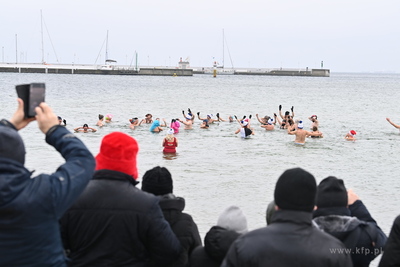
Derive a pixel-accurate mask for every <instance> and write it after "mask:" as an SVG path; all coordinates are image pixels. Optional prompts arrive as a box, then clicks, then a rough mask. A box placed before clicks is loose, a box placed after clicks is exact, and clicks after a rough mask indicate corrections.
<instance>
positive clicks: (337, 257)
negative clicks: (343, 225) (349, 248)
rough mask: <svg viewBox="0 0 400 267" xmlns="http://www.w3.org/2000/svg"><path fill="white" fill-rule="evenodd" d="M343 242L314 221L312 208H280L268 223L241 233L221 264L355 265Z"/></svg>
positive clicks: (250, 266)
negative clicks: (344, 250)
mask: <svg viewBox="0 0 400 267" xmlns="http://www.w3.org/2000/svg"><path fill="white" fill-rule="evenodd" d="M343 249H345V247H344V245H343V243H342V242H340V241H339V240H338V239H336V238H334V237H333V236H331V235H328V234H326V233H324V232H322V231H321V230H319V229H318V228H317V227H315V226H313V224H312V214H311V212H305V211H292V210H278V211H276V212H275V213H274V215H272V223H271V224H270V225H268V226H267V227H264V228H260V229H257V230H253V231H251V232H249V233H247V234H244V235H242V236H241V237H239V238H238V239H236V241H235V242H234V243H233V244H232V245H231V247H230V249H229V251H228V253H227V255H226V257H225V259H224V261H223V262H222V265H221V267H233V266H240V267H253V266H275V267H280V266H283V267H286V266H288V267H289V266H290V267H291V266H297V267H309V266H324V267H330V266H337V267H347V266H352V262H351V258H350V256H349V255H346V254H342V253H332V251H333V250H335V251H337V250H343Z"/></svg>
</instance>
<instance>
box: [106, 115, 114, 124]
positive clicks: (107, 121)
mask: <svg viewBox="0 0 400 267" xmlns="http://www.w3.org/2000/svg"><path fill="white" fill-rule="evenodd" d="M112 118H113V115H112V114H107V115H106V117H105V122H106V123H110V122H111V120H112Z"/></svg>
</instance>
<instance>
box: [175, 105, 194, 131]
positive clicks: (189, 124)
mask: <svg viewBox="0 0 400 267" xmlns="http://www.w3.org/2000/svg"><path fill="white" fill-rule="evenodd" d="M188 111H189V112H188V114H187V115H185V111H184V110H182V114H183V117H185V121H183V120H180V119H178V121H179V122H181V123H182V124H183V125H185V127H184V129H185V130H192V129H193V120H194V115H193V114H192V112H191V111H190V108H189V109H188Z"/></svg>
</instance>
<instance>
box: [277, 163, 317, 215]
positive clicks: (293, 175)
mask: <svg viewBox="0 0 400 267" xmlns="http://www.w3.org/2000/svg"><path fill="white" fill-rule="evenodd" d="M316 193H317V183H316V181H315V178H314V176H313V175H312V174H311V173H309V172H307V171H305V170H303V169H301V168H294V169H289V170H286V171H285V172H284V173H283V174H282V175H281V176H280V177H279V179H278V181H277V182H276V186H275V193H274V195H275V203H276V205H277V206H278V207H279V208H280V209H283V210H298V211H306V212H311V211H312V210H313V209H314V206H315V195H316Z"/></svg>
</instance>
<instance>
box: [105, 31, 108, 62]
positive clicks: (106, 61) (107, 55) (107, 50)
mask: <svg viewBox="0 0 400 267" xmlns="http://www.w3.org/2000/svg"><path fill="white" fill-rule="evenodd" d="M107 59H108V30H107V38H106V61H105V63H107Z"/></svg>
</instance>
